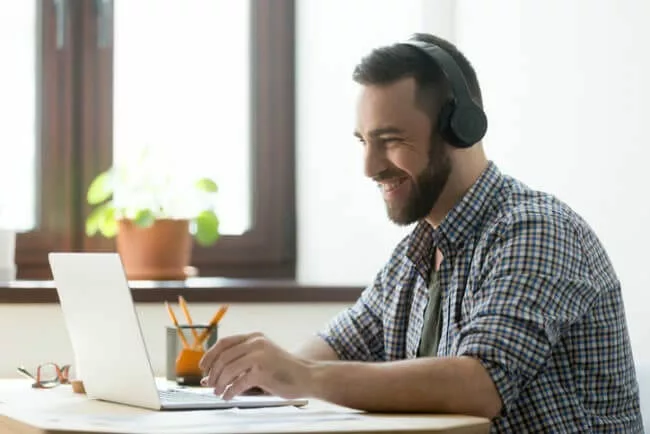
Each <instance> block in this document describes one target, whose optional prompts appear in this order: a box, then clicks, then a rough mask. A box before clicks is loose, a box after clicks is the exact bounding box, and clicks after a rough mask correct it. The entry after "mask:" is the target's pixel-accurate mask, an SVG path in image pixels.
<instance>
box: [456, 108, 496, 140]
mask: <svg viewBox="0 0 650 434" xmlns="http://www.w3.org/2000/svg"><path fill="white" fill-rule="evenodd" d="M449 129H450V130H451V131H453V136H454V137H455V139H456V142H455V144H454V145H455V146H457V147H459V148H469V147H471V146H472V145H474V144H475V143H477V142H479V141H480V140H481V139H482V138H483V136H484V135H485V132H486V130H487V117H486V116H485V112H483V109H481V107H479V106H478V105H476V104H462V105H457V106H456V107H455V110H454V112H453V114H452V116H451V119H449Z"/></svg>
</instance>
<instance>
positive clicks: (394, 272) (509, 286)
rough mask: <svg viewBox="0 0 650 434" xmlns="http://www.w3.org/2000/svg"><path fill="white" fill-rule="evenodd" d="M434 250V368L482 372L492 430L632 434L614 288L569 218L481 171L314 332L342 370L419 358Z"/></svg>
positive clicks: (584, 231) (547, 199) (636, 426)
mask: <svg viewBox="0 0 650 434" xmlns="http://www.w3.org/2000/svg"><path fill="white" fill-rule="evenodd" d="M436 247H438V248H439V249H440V250H441V251H442V254H443V257H444V259H443V262H442V264H441V267H440V275H439V278H440V285H441V288H442V301H441V303H442V315H443V328H442V332H441V337H440V345H439V348H438V356H471V357H475V358H476V359H477V360H479V362H480V363H481V364H482V365H483V366H484V367H485V369H486V370H487V372H488V373H489V375H490V376H491V378H492V380H493V381H494V384H495V385H496V388H497V390H498V392H499V394H500V396H501V399H502V402H503V408H502V412H501V414H500V415H499V416H498V417H496V418H495V419H494V420H493V421H492V424H491V427H492V432H516V433H528V432H534V433H538V432H554V433H558V432H581V433H584V432H608V433H612V432H617V433H619V432H620V433H623V432H624V433H637V432H643V427H642V421H641V413H640V408H639V396H638V393H639V392H638V383H637V379H636V374H635V369H634V363H633V359H632V351H631V348H630V341H629V337H628V330H627V324H626V320H625V313H624V309H623V301H622V299H621V288H620V284H619V280H618V278H617V277H616V274H615V272H614V270H613V269H612V265H611V263H610V261H609V259H608V257H607V255H606V253H605V251H604V249H603V247H602V245H601V244H600V242H599V240H598V239H597V237H596V236H595V235H594V233H593V232H592V230H591V229H590V228H589V226H588V225H587V223H585V222H584V221H583V220H582V219H581V218H580V217H579V216H578V215H576V214H575V213H574V212H573V211H572V210H571V209H570V208H569V207H567V206H566V205H565V204H563V203H562V202H560V201H559V200H557V199H556V198H554V197H552V196H551V195H548V194H545V193H541V192H537V191H533V190H531V189H530V188H528V187H526V186H525V185H524V184H522V183H520V182H518V181H517V180H515V179H512V178H510V177H507V176H505V175H503V174H501V172H500V171H499V169H498V168H497V167H496V166H495V164H494V163H493V162H490V163H489V165H488V167H487V169H486V170H485V171H484V172H483V173H482V174H481V176H480V178H479V179H478V180H477V182H476V183H475V184H474V185H473V186H472V188H471V189H470V190H469V191H468V192H467V194H466V195H465V196H464V197H463V198H462V199H461V201H460V202H458V203H457V205H456V206H455V207H454V208H453V209H452V210H451V211H450V212H449V214H448V215H447V217H446V218H445V219H444V221H443V222H442V223H441V224H440V226H439V227H438V228H437V229H433V228H432V227H431V226H430V225H428V224H427V223H426V222H421V223H419V224H417V225H416V226H415V228H414V229H413V231H412V232H411V233H410V234H409V235H407V236H406V237H405V238H404V239H403V240H402V241H401V242H400V243H399V244H398V246H397V247H396V248H395V250H394V252H393V254H392V256H391V258H390V260H389V261H388V263H387V264H386V265H385V266H384V268H383V269H382V270H381V271H380V272H379V273H378V274H377V276H376V278H375V281H374V283H373V284H372V285H370V286H368V287H367V288H366V289H365V290H364V291H363V293H362V295H361V297H360V298H359V300H358V301H357V302H356V303H355V304H354V305H353V306H352V307H350V308H349V309H346V310H344V311H342V312H341V313H340V314H339V315H337V316H336V317H335V318H334V319H333V320H332V321H331V322H330V323H329V324H328V325H327V327H325V329H324V330H322V331H321V332H320V333H319V335H320V336H321V337H322V338H323V339H325V341H326V342H328V343H329V344H330V346H331V347H332V348H333V349H334V350H335V351H336V353H337V354H338V356H339V358H340V359H342V360H359V361H391V360H398V359H409V358H414V357H416V356H417V349H418V344H419V341H420V335H421V332H422V327H423V316H424V311H425V308H426V305H427V301H428V300H427V298H428V282H429V280H428V279H429V274H430V271H431V266H432V262H433V252H434V249H435V248H436ZM431 387H435V385H431Z"/></svg>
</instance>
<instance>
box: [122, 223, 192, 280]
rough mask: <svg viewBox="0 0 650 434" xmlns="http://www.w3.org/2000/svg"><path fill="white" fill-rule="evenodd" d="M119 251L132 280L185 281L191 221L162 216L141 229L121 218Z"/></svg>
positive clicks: (190, 241) (189, 249)
mask: <svg viewBox="0 0 650 434" xmlns="http://www.w3.org/2000/svg"><path fill="white" fill-rule="evenodd" d="M118 224H119V228H118V232H117V240H116V242H117V252H118V253H119V254H120V256H121V257H122V262H123V263H124V268H125V270H126V275H127V277H128V278H129V279H131V280H184V279H185V278H186V277H187V276H186V274H185V271H186V268H187V267H188V266H189V263H190V255H191V252H192V236H191V234H190V232H189V221H188V220H171V219H162V220H156V222H155V223H154V224H153V225H152V226H150V227H148V228H142V227H139V226H137V225H135V224H134V223H133V222H132V221H131V220H120V221H119V222H118Z"/></svg>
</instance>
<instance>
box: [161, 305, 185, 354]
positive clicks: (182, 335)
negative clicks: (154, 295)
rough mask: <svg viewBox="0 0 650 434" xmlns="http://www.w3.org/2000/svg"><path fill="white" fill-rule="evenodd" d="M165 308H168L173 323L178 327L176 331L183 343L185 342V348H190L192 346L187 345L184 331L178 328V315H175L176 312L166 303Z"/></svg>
mask: <svg viewBox="0 0 650 434" xmlns="http://www.w3.org/2000/svg"><path fill="white" fill-rule="evenodd" d="M165 306H166V307H167V312H169V317H170V318H171V319H172V323H174V326H175V327H176V331H177V332H178V337H179V338H181V341H182V342H183V347H184V348H189V347H190V345H189V344H188V343H187V339H185V335H184V334H183V330H181V328H180V327H179V326H178V321H177V320H176V315H174V311H173V310H172V308H171V306H170V305H169V303H167V302H165Z"/></svg>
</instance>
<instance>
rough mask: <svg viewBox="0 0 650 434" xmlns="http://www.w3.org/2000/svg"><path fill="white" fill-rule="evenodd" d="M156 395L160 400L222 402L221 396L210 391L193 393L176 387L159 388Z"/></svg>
mask: <svg viewBox="0 0 650 434" xmlns="http://www.w3.org/2000/svg"><path fill="white" fill-rule="evenodd" d="M158 395H159V396H160V400H161V401H162V402H173V403H178V402H180V403H183V402H187V403H192V402H224V401H223V399H222V398H221V397H219V396H217V395H213V394H211V393H193V392H187V391H184V390H177V389H166V390H159V391H158Z"/></svg>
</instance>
